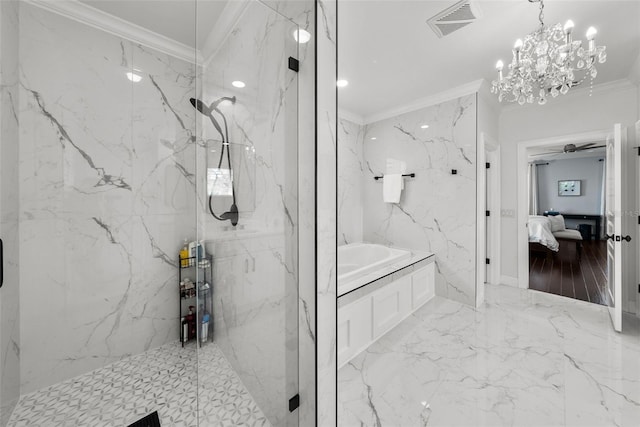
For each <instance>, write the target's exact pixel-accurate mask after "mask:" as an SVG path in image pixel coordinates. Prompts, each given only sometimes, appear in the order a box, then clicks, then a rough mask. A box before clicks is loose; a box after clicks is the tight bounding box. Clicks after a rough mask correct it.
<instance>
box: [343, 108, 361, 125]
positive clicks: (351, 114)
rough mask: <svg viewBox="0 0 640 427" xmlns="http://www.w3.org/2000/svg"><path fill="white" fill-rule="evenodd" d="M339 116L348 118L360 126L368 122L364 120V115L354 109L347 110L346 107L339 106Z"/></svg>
mask: <svg viewBox="0 0 640 427" xmlns="http://www.w3.org/2000/svg"><path fill="white" fill-rule="evenodd" d="M338 118H340V119H345V120H348V121H350V122H351V123H355V124H357V125H360V126H364V125H365V124H366V123H365V122H364V117H362V116H361V115H359V114H356V113H354V112H352V111H349V110H345V109H344V108H338Z"/></svg>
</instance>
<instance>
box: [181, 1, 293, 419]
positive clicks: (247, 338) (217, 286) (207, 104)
mask: <svg viewBox="0 0 640 427" xmlns="http://www.w3.org/2000/svg"><path fill="white" fill-rule="evenodd" d="M198 5H199V7H200V6H202V8H200V9H199V10H198V23H199V26H200V27H199V28H198V31H197V32H198V34H201V35H202V34H205V33H207V32H208V35H207V36H206V37H199V40H201V43H200V44H199V46H198V50H199V52H200V53H201V54H202V57H201V61H200V63H199V64H198V80H197V83H196V86H197V88H198V90H197V93H198V99H196V100H192V105H193V106H194V108H195V109H196V110H197V111H198V112H199V113H200V114H198V116H197V118H196V120H197V123H198V126H197V128H198V132H199V135H198V150H199V154H198V156H197V157H198V159H197V168H198V172H197V177H198V178H197V179H198V199H199V201H198V203H199V206H198V227H199V231H198V234H199V239H200V240H203V241H204V246H205V250H206V253H207V254H208V255H210V256H211V257H212V264H213V268H212V273H213V274H212V283H211V286H212V287H211V289H212V299H213V304H212V305H211V308H210V310H212V312H211V313H209V312H207V310H208V308H207V307H205V306H203V307H199V310H200V312H199V313H198V314H199V318H204V317H205V316H207V315H208V317H207V318H208V319H211V322H213V327H212V329H210V330H209V333H212V334H213V336H212V337H208V341H209V342H207V343H206V345H205V344H203V345H202V346H201V347H199V352H198V390H199V398H198V404H199V425H200V426H209V425H220V424H222V423H223V422H224V421H228V420H232V421H233V422H234V423H237V424H247V425H254V423H255V424H256V425H262V423H264V424H267V425H269V424H271V425H274V426H281V425H294V426H295V425H298V414H297V412H298V411H296V410H295V405H294V404H293V405H292V406H291V408H290V399H292V398H294V396H296V395H297V393H298V141H297V135H298V76H297V72H296V70H295V62H296V61H295V59H296V58H298V44H297V42H296V40H295V39H294V32H296V30H297V26H296V25H295V24H294V23H293V22H291V21H290V20H289V19H287V18H285V17H283V16H282V15H280V14H279V13H277V12H276V11H274V10H273V9H271V8H269V7H267V6H266V5H265V4H263V3H262V2H259V1H243V2H227V3H226V5H225V6H224V8H222V10H217V11H213V10H211V11H210V15H207V11H208V10H209V9H208V8H210V5H209V4H208V2H207V1H206V0H199V1H198ZM211 23H215V24H214V25H213V26H212V27H210V28H209V27H205V28H202V25H210V24H211ZM203 30H206V31H203ZM203 279H204V280H205V281H206V278H203ZM202 310H204V312H202ZM293 401H295V399H294V400H293ZM293 401H292V402H293ZM221 406H226V407H234V408H237V410H236V411H235V412H234V413H232V414H228V413H227V412H224V411H222V412H221V411H219V408H220V407H221ZM290 409H291V410H290ZM220 414H224V415H223V416H225V417H228V418H224V419H222V418H220V416H221V415H220Z"/></svg>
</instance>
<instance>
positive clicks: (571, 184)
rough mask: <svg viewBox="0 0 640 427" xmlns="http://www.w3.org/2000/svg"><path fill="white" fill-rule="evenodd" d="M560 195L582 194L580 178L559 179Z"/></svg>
mask: <svg viewBox="0 0 640 427" xmlns="http://www.w3.org/2000/svg"><path fill="white" fill-rule="evenodd" d="M558 196H580V180H579V179H573V180H571V181H558Z"/></svg>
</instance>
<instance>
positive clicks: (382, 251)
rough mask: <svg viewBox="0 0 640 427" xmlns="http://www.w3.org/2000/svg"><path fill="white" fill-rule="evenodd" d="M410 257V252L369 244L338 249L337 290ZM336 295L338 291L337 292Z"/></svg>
mask: <svg viewBox="0 0 640 427" xmlns="http://www.w3.org/2000/svg"><path fill="white" fill-rule="evenodd" d="M410 257H411V251H408V250H404V249H396V248H390V247H388V246H382V245H375V244H369V243H352V244H350V245H344V246H339V247H338V289H339V287H340V284H341V283H346V282H348V281H350V280H352V279H355V278H357V277H360V276H362V275H364V274H368V273H371V272H373V271H375V270H378V269H380V268H382V267H385V266H387V265H389V264H393V263H395V262H400V261H403V260H406V259H408V258H410ZM338 295H340V291H339V290H338Z"/></svg>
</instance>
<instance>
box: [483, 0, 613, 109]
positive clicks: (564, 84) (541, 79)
mask: <svg viewBox="0 0 640 427" xmlns="http://www.w3.org/2000/svg"><path fill="white" fill-rule="evenodd" d="M529 2H530V3H540V15H539V17H538V19H539V20H540V27H539V28H538V29H537V30H535V31H534V32H532V33H530V34H528V35H527V36H525V38H524V39H523V40H520V39H518V40H516V43H515V45H514V46H513V59H512V61H511V63H510V64H509V65H508V70H507V72H506V75H503V69H504V63H503V62H502V61H498V63H497V64H496V70H498V78H497V79H496V80H494V81H493V83H492V85H491V92H492V93H495V94H497V95H498V101H500V102H502V101H506V102H517V103H518V104H520V105H524V104H525V103H528V104H532V103H533V102H535V101H536V100H537V102H538V104H540V105H544V104H546V103H547V98H548V97H549V96H551V97H552V98H555V97H557V96H558V95H565V94H567V92H569V89H571V88H572V87H573V86H577V85H579V84H581V83H583V82H584V81H585V80H586V79H591V83H592V84H593V79H595V78H596V76H597V75H598V70H597V69H596V63H600V64H602V63H604V62H605V61H606V60H607V53H606V48H605V47H604V46H597V45H596V40H595V37H596V34H597V31H596V29H595V28H594V27H589V29H588V30H587V34H586V37H587V40H588V46H586V47H583V46H582V41H580V40H573V36H572V33H573V27H574V24H573V21H571V20H568V21H567V22H566V24H565V25H564V26H562V25H561V24H555V25H554V26H552V27H547V26H545V25H544V3H543V0H529Z"/></svg>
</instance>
